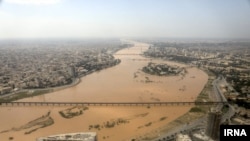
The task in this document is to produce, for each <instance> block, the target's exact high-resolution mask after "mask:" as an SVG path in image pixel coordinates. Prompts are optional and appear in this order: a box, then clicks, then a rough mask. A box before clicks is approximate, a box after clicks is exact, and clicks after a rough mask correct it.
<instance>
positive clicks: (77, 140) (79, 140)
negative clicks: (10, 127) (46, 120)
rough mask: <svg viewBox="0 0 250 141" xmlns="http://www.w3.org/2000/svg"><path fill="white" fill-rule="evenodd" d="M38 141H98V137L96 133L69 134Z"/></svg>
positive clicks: (42, 138)
mask: <svg viewBox="0 0 250 141" xmlns="http://www.w3.org/2000/svg"><path fill="white" fill-rule="evenodd" d="M36 141H97V135H96V133H95V132H79V133H68V134H59V135H51V136H47V137H41V138H38V139H37V140H36Z"/></svg>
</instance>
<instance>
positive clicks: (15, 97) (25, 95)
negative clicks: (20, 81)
mask: <svg viewBox="0 0 250 141" xmlns="http://www.w3.org/2000/svg"><path fill="white" fill-rule="evenodd" d="M49 92H52V90H34V91H33V92H28V91H26V92H19V93H16V94H14V95H10V96H7V97H4V98H0V102H11V101H16V100H19V99H23V98H28V97H32V96H38V95H42V94H45V93H49Z"/></svg>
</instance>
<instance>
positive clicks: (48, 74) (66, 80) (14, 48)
mask: <svg viewBox="0 0 250 141" xmlns="http://www.w3.org/2000/svg"><path fill="white" fill-rule="evenodd" d="M128 46H129V44H121V43H120V41H119V40H115V39H114V40H109V41H102V40H86V41H77V40H76V41H72V40H70V41H67V40H66V41H63V40H58V41H55V40H53V41H46V42H44V41H38V40H34V41H33V40H28V41H7V40H6V41H2V42H0V94H1V95H3V94H8V93H11V92H15V91H19V90H23V89H38V88H39V89H41V88H52V87H57V86H64V85H68V84H71V83H73V82H74V81H76V78H79V77H81V76H85V75H87V74H90V73H92V72H95V71H100V70H102V69H105V68H108V67H111V66H114V65H116V64H119V63H120V60H119V59H115V58H114V57H113V55H112V54H113V53H114V52H115V51H117V50H119V49H121V48H124V47H128Z"/></svg>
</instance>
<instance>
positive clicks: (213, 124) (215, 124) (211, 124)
mask: <svg viewBox="0 0 250 141" xmlns="http://www.w3.org/2000/svg"><path fill="white" fill-rule="evenodd" d="M221 117H222V113H221V112H216V111H212V112H209V113H208V122H207V128H206V135H207V136H209V137H210V138H212V139H214V140H217V139H218V138H219V133H220V122H221Z"/></svg>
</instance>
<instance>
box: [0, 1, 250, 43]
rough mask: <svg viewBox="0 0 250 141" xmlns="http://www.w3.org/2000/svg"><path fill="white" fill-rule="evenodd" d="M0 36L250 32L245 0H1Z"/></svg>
mask: <svg viewBox="0 0 250 141" xmlns="http://www.w3.org/2000/svg"><path fill="white" fill-rule="evenodd" d="M0 25H1V26H0V31H1V32H0V39H9V38H10V39H12V38H86V37H101V38H102V37H121V38H122V37H167V38H230V39H231V38H233V39H234V38H237V39H238V38H239V39H241V38H244V39H249V38H250V31H249V28H248V27H250V3H249V1H248V0H239V1H233V0H221V1H215V0H214V1H210V0H209V1H208V0H204V1H198V0H192V1H179V0H177V1H168V0H167V1H166V0H157V1H155V0H143V1H142V0H133V1H132V0H128V1H125V0H105V1H102V0H92V1H90V0H2V1H1V2H0Z"/></svg>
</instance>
